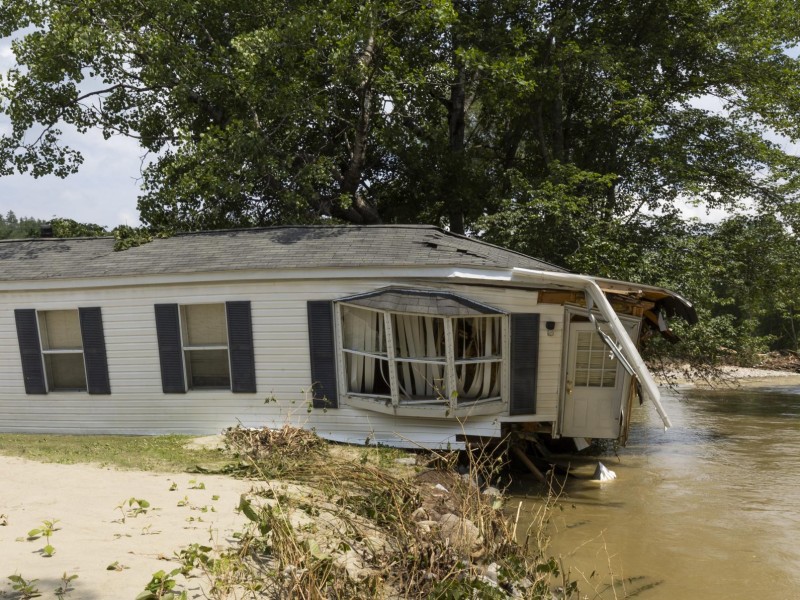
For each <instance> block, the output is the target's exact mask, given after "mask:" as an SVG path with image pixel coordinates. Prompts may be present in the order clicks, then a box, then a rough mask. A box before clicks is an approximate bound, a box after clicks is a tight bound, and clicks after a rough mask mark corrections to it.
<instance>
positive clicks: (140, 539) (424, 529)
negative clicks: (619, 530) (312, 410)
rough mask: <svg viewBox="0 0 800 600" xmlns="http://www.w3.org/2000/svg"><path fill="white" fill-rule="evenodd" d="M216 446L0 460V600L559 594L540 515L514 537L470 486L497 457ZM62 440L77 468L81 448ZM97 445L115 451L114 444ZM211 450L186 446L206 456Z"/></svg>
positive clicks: (231, 437)
mask: <svg viewBox="0 0 800 600" xmlns="http://www.w3.org/2000/svg"><path fill="white" fill-rule="evenodd" d="M74 437H76V438H79V436H74ZM52 438H58V436H50V439H48V436H32V438H31V443H30V444H27V446H29V451H30V452H31V453H35V454H36V455H37V456H38V457H39V458H40V460H59V458H61V457H63V452H64V451H63V449H62V450H59V449H58V448H59V447H58V446H57V445H58V444H62V447H65V446H64V444H65V443H66V442H64V441H63V440H59V439H52ZM224 441H225V444H224V445H225V449H220V450H219V452H221V453H225V456H226V457H227V461H228V462H227V464H226V465H225V466H224V467H220V466H219V465H220V463H221V462H224V461H220V460H219V459H214V462H215V464H216V467H215V468H214V469H213V470H214V471H216V473H210V472H203V471H204V469H202V468H195V469H194V470H195V471H197V472H196V473H194V474H187V473H158V472H155V473H148V472H141V471H138V470H135V469H134V470H118V469H116V468H109V467H108V466H106V467H100V466H97V465H91V464H69V465H63V464H52V463H43V462H38V461H31V460H27V459H25V458H19V457H8V456H0V472H2V473H3V476H4V485H3V486H1V487H0V566H2V568H3V569H4V570H5V571H2V572H0V597H8V598H19V599H22V598H33V597H36V594H42V595H44V596H45V597H48V596H50V597H52V596H53V595H55V596H56V597H58V598H66V599H69V598H72V599H86V600H94V599H97V600H100V599H101V598H108V597H115V598H139V599H141V600H178V599H187V600H188V599H189V598H211V599H214V600H223V599H225V600H227V599H233V598H237V599H238V598H242V599H244V598H268V597H291V598H301V599H303V598H308V599H311V598H314V599H322V598H332V597H336V598H342V597H369V598H431V597H432V598H454V597H471V596H472V595H473V594H478V595H479V596H480V597H482V598H538V597H542V596H543V595H547V597H548V598H549V597H551V589H555V588H556V587H557V585H558V584H561V591H556V592H555V596H552V597H556V598H567V597H569V594H570V593H571V588H570V587H569V582H565V581H563V580H562V579H561V578H560V566H559V564H558V563H557V562H555V561H551V560H549V559H548V558H546V556H545V554H544V553H543V551H542V550H543V546H542V544H541V543H543V542H544V538H543V537H541V532H542V531H543V519H544V513H540V517H539V519H538V520H537V521H536V522H535V523H533V524H531V527H530V530H529V532H530V536H529V537H528V539H527V540H524V543H523V544H520V543H518V542H517V541H516V538H515V534H516V533H517V531H516V527H517V523H516V521H515V515H514V514H513V511H511V513H510V514H509V513H507V512H505V511H504V506H503V504H504V502H503V499H502V497H501V495H500V493H499V491H498V490H495V489H492V488H488V489H487V488H485V487H480V486H478V485H477V483H476V482H477V481H478V480H484V479H489V478H490V477H491V472H492V471H494V470H496V469H497V468H498V466H499V463H496V462H495V459H494V458H493V457H490V456H483V455H480V454H478V455H476V456H475V459H476V460H475V461H474V462H473V463H471V467H470V469H469V470H468V471H467V472H465V473H460V472H458V471H457V470H455V468H454V467H455V455H454V454H442V455H422V454H410V453H406V452H403V451H398V450H393V449H387V448H376V447H371V448H355V447H346V446H338V445H335V444H329V443H327V442H323V441H322V440H320V439H319V438H317V437H316V436H315V435H314V434H312V433H310V432H307V431H304V430H297V429H292V428H288V427H286V428H284V429H282V430H278V431H270V430H258V431H251V430H232V431H231V432H228V436H227V437H226V438H225V440H224ZM51 442H52V443H51ZM126 442H127V440H125V439H124V438H121V439H120V441H119V443H120V444H123V443H126ZM69 443H70V446H69V447H70V448H71V450H70V452H71V453H74V456H71V459H70V461H71V462H79V460H80V456H81V450H80V449H79V448H78V445H80V444H81V443H82V440H81V439H77V440H72V441H70V442H69ZM86 443H87V444H89V443H91V438H87V442H86ZM103 444H104V447H106V448H108V449H109V455H113V454H114V452H113V448H114V446H115V444H116V442H115V440H114V439H113V436H108V437H107V438H106V439H105V440H104V442H103ZM219 444H220V436H213V437H211V438H204V439H200V440H193V441H192V442H191V443H190V444H188V445H189V446H190V448H191V447H194V448H199V449H201V450H198V452H200V451H202V452H203V453H204V454H203V456H204V457H207V456H208V452H209V450H208V446H209V445H211V446H214V447H215V446H218V445H219ZM21 445H23V446H26V444H21ZM4 447H6V448H8V447H9V446H8V445H6V446H4ZM34 447H35V448H34ZM59 453H61V455H62V456H61V457H60V456H59ZM91 456H96V454H91ZM222 473H225V474H222ZM35 530H38V531H35ZM521 537H522V538H523V539H524V538H525V536H524V535H523V536H521ZM529 542H533V543H529ZM537 542H541V543H537Z"/></svg>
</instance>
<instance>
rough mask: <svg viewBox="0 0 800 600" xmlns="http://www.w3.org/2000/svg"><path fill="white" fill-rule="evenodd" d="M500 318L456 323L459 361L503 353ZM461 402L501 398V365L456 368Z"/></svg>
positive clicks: (461, 320) (474, 319) (475, 319)
mask: <svg viewBox="0 0 800 600" xmlns="http://www.w3.org/2000/svg"><path fill="white" fill-rule="evenodd" d="M500 344H501V323H500V319H498V318H485V317H474V318H469V319H457V320H456V345H457V348H456V360H459V359H462V360H466V359H474V358H491V357H499V356H500V355H501V353H502V349H501V347H500ZM456 386H457V387H456V390H457V392H458V397H459V399H462V400H477V399H480V398H491V397H495V396H499V395H500V362H480V363H470V364H461V365H456Z"/></svg>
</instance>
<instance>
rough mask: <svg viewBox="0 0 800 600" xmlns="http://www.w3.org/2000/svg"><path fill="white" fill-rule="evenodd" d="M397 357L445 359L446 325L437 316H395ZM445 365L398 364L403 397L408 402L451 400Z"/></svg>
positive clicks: (398, 376) (394, 331)
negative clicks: (448, 395) (446, 382)
mask: <svg viewBox="0 0 800 600" xmlns="http://www.w3.org/2000/svg"><path fill="white" fill-rule="evenodd" d="M392 323H393V332H392V333H393V335H394V339H395V351H396V355H397V358H409V359H414V358H417V359H428V360H441V361H444V359H445V350H444V322H443V321H442V319H439V318H436V317H420V316H414V315H392ZM444 372H445V365H444V364H431V363H423V362H405V361H404V362H398V363H397V380H398V386H399V388H400V395H401V397H403V398H404V399H406V400H424V399H442V400H446V398H447V389H446V384H445V378H444Z"/></svg>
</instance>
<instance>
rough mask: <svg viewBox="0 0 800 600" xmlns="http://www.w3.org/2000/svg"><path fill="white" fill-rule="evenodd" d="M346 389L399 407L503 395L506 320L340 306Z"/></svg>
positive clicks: (466, 402) (469, 401) (464, 402)
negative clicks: (504, 327) (504, 326)
mask: <svg viewBox="0 0 800 600" xmlns="http://www.w3.org/2000/svg"><path fill="white" fill-rule="evenodd" d="M340 312H341V331H342V335H341V340H342V355H343V358H344V371H345V377H346V382H347V383H346V389H347V393H348V394H349V395H350V396H354V397H367V398H373V399H377V400H383V401H385V402H387V403H388V402H391V403H392V404H395V405H399V406H450V405H451V403H453V402H454V403H455V406H462V405H469V404H473V403H479V402H490V401H495V400H501V384H502V372H503V369H502V362H503V317H502V316H499V315H481V316H469V317H461V316H459V317H448V316H432V315H417V314H407V313H399V312H392V311H383V310H377V309H372V308H363V307H360V306H353V305H348V304H340Z"/></svg>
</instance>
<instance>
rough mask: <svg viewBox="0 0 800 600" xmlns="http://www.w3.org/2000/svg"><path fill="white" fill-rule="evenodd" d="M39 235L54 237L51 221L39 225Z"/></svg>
mask: <svg viewBox="0 0 800 600" xmlns="http://www.w3.org/2000/svg"><path fill="white" fill-rule="evenodd" d="M39 237H43V238H51V237H53V226H52V225H51V224H50V223H47V224H46V225H42V226H41V227H39Z"/></svg>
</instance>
